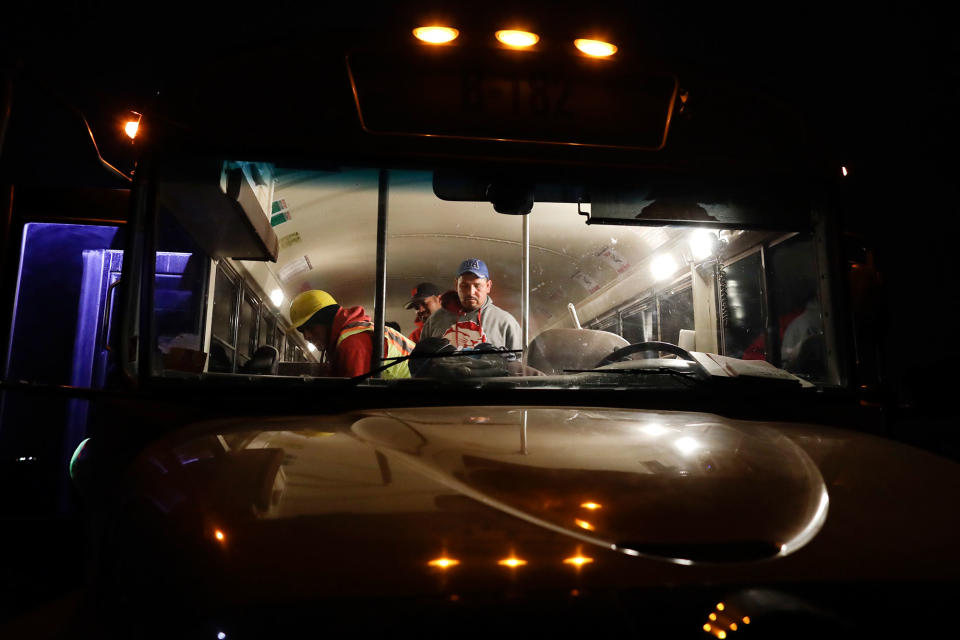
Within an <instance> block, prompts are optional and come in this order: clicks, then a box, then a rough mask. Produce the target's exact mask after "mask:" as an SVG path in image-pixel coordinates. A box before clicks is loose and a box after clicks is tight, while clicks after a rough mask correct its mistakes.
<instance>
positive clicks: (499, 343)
mask: <svg viewBox="0 0 960 640" xmlns="http://www.w3.org/2000/svg"><path fill="white" fill-rule="evenodd" d="M456 285H457V297H458V298H459V301H460V305H459V306H460V308H459V310H457V311H450V310H448V309H447V308H442V309H438V310H436V311H434V312H433V314H432V315H431V316H430V317H429V318H427V321H426V322H425V323H424V325H423V333H422V334H421V335H422V336H423V337H424V338H445V339H446V340H447V341H448V342H449V343H450V344H452V345H453V346H454V347H457V348H462V347H475V346H477V345H479V344H482V343H486V344H490V345H493V346H494V347H504V348H506V349H522V348H523V345H522V344H521V340H520V323H518V322H517V320H516V318H514V317H513V316H512V315H510V314H509V313H508V312H506V311H504V310H503V309H501V308H500V307H498V306H496V305H495V304H493V300H491V299H490V295H489V294H490V289H491V288H492V286H493V281H492V280H491V279H490V271H489V270H488V269H487V265H486V263H484V261H483V260H480V259H478V258H468V259H467V260H464V261H463V262H461V263H460V267H459V268H458V269H457V280H456Z"/></svg>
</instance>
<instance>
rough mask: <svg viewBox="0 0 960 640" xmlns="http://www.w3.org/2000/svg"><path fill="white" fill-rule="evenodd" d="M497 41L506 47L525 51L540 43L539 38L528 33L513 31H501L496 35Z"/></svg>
mask: <svg viewBox="0 0 960 640" xmlns="http://www.w3.org/2000/svg"><path fill="white" fill-rule="evenodd" d="M496 36H497V40H499V41H500V42H502V43H503V44H505V45H507V46H508V47H516V48H517V49H526V48H527V47H532V46H533V45H535V44H537V43H538V42H539V41H540V36H538V35H537V34H535V33H530V32H529V31H515V30H513V29H501V30H500V31H497V33H496Z"/></svg>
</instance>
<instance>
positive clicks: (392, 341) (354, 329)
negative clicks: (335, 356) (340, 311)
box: [337, 320, 416, 380]
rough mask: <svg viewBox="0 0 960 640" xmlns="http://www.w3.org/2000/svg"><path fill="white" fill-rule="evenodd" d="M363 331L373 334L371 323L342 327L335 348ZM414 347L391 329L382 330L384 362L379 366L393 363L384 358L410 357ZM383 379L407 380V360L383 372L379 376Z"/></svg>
mask: <svg viewBox="0 0 960 640" xmlns="http://www.w3.org/2000/svg"><path fill="white" fill-rule="evenodd" d="M364 331H369V332H371V333H373V323H372V322H367V321H365V320H360V321H358V322H351V323H350V324H346V325H344V326H343V329H341V331H340V335H339V336H337V346H339V345H340V343H341V342H343V341H344V340H346V339H347V338H349V337H350V336H352V335H356V334H358V333H363V332H364ZM415 346H416V345H415V344H414V343H413V342H411V341H410V339H409V338H407V337H406V336H404V335H403V334H401V333H399V332H398V331H396V330H395V329H393V328H391V327H384V328H383V352H384V358H385V359H384V360H382V361H381V364H384V365H386V364H390V363H391V362H395V361H394V360H386V358H400V357H403V356H408V355H410V352H411V351H413V349H414V347H415ZM380 375H381V376H382V377H383V378H386V379H388V380H389V379H392V378H409V377H410V367H409V364H408V361H407V360H404V361H403V362H401V363H400V364H395V365H393V366H392V367H390V368H389V369H386V370H384V371H383V372H382V373H381V374H380Z"/></svg>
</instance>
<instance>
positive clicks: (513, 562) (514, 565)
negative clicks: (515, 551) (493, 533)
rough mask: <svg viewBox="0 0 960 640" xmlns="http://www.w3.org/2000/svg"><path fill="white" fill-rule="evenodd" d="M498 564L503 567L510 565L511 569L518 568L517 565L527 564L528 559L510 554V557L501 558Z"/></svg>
mask: <svg viewBox="0 0 960 640" xmlns="http://www.w3.org/2000/svg"><path fill="white" fill-rule="evenodd" d="M497 564H498V565H500V566H501V567H510V568H511V569H516V568H517V567H522V566H523V565H525V564H527V561H526V560H521V559H520V558H517V557H515V556H510V557H509V558H504V559H503V560H499V561H498V562H497Z"/></svg>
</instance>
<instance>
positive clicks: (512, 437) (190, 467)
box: [116, 406, 960, 601]
mask: <svg viewBox="0 0 960 640" xmlns="http://www.w3.org/2000/svg"><path fill="white" fill-rule="evenodd" d="M132 472H133V475H132V479H131V484H130V485H129V488H130V489H129V493H128V505H134V506H129V507H128V508H126V510H125V511H124V515H123V517H122V518H121V519H120V524H119V525H118V526H119V527H120V529H121V530H122V531H124V532H125V534H124V535H123V536H121V537H122V539H127V540H133V539H135V540H136V541H137V542H136V544H131V545H129V546H128V547H127V548H126V549H125V550H121V549H119V548H118V549H117V550H116V553H134V554H141V555H144V556H146V555H149V556H150V557H151V558H153V562H156V563H158V566H156V567H154V569H156V571H157V572H158V575H159V574H162V575H164V576H166V578H167V579H172V580H182V579H183V578H184V577H185V576H189V580H187V582H188V583H195V582H196V581H197V580H198V579H199V580H201V581H204V582H209V583H210V585H212V586H211V587H210V588H214V589H216V590H217V592H218V593H219V594H221V595H222V596H224V597H229V598H231V599H239V600H243V599H250V600H257V601H262V600H263V598H264V597H267V598H275V599H280V600H282V599H283V598H286V597H292V596H294V595H296V596H297V597H305V596H307V595H309V596H314V595H316V596H322V595H324V594H337V595H339V596H343V595H349V594H364V595H374V594H382V595H396V594H421V593H434V594H435V593H437V591H438V590H439V591H441V592H450V593H454V592H460V591H464V590H473V591H484V590H491V591H499V590H502V589H503V588H505V585H513V586H515V587H516V586H518V585H523V586H524V587H526V588H531V589H534V588H550V589H579V588H583V587H585V586H590V585H592V586H605V587H645V586H657V585H664V584H703V583H724V584H730V583H734V584H744V585H750V584H758V583H765V584H769V583H777V582H804V581H813V580H816V581H823V580H828V581H830V580H841V581H842V580H904V581H906V580H926V579H931V578H933V579H956V578H957V577H958V574H960V552H958V550H957V546H956V544H955V542H956V540H957V538H958V536H960V522H958V519H957V516H956V515H955V509H954V507H955V500H956V496H957V495H958V490H960V465H957V464H956V463H954V462H951V461H949V460H945V459H942V458H939V457H937V456H935V455H932V454H930V453H927V452H924V451H920V450H917V449H914V448H911V447H908V446H905V445H902V444H898V443H895V442H891V441H887V440H884V439H882V438H878V437H874V436H870V435H864V434H860V433H855V432H851V431H846V430H842V429H833V428H826V427H821V426H812V425H800V424H785V423H771V422H753V421H738V420H731V419H727V418H723V417H720V416H717V415H712V414H705V413H688V412H667V411H649V410H615V409H607V408H579V409H575V408H550V407H489V406H475V407H448V408H443V407H440V408H420V409H409V408H405V409H397V410H371V411H359V412H351V413H345V414H339V415H331V416H321V417H317V416H306V417H282V418H280V417H278V418H267V419H264V418H258V419H244V420H239V419H238V420H223V421H217V422H207V423H203V424H196V425H194V426H192V427H190V428H188V429H184V430H182V431H180V432H179V433H177V434H175V435H174V436H172V437H169V438H167V439H165V440H163V441H160V442H157V443H155V444H154V445H152V446H151V447H149V448H148V449H147V450H145V451H144V452H143V453H142V454H141V455H140V456H139V458H138V459H137V460H136V462H135V464H134V466H133V469H132ZM147 548H150V549H151V551H150V552H149V554H144V553H143V551H144V549H147ZM881 560H882V561H881ZM159 565H162V567H161V566H159ZM174 567H184V570H183V572H181V573H180V574H179V576H178V574H177V572H176V571H175V570H174ZM197 567H206V568H208V569H209V570H205V571H198V570H197ZM146 574H149V571H146V573H144V571H141V570H138V571H137V572H136V575H137V577H138V579H143V576H144V575H146ZM171 576H174V577H171ZM198 576H199V578H198Z"/></svg>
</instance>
